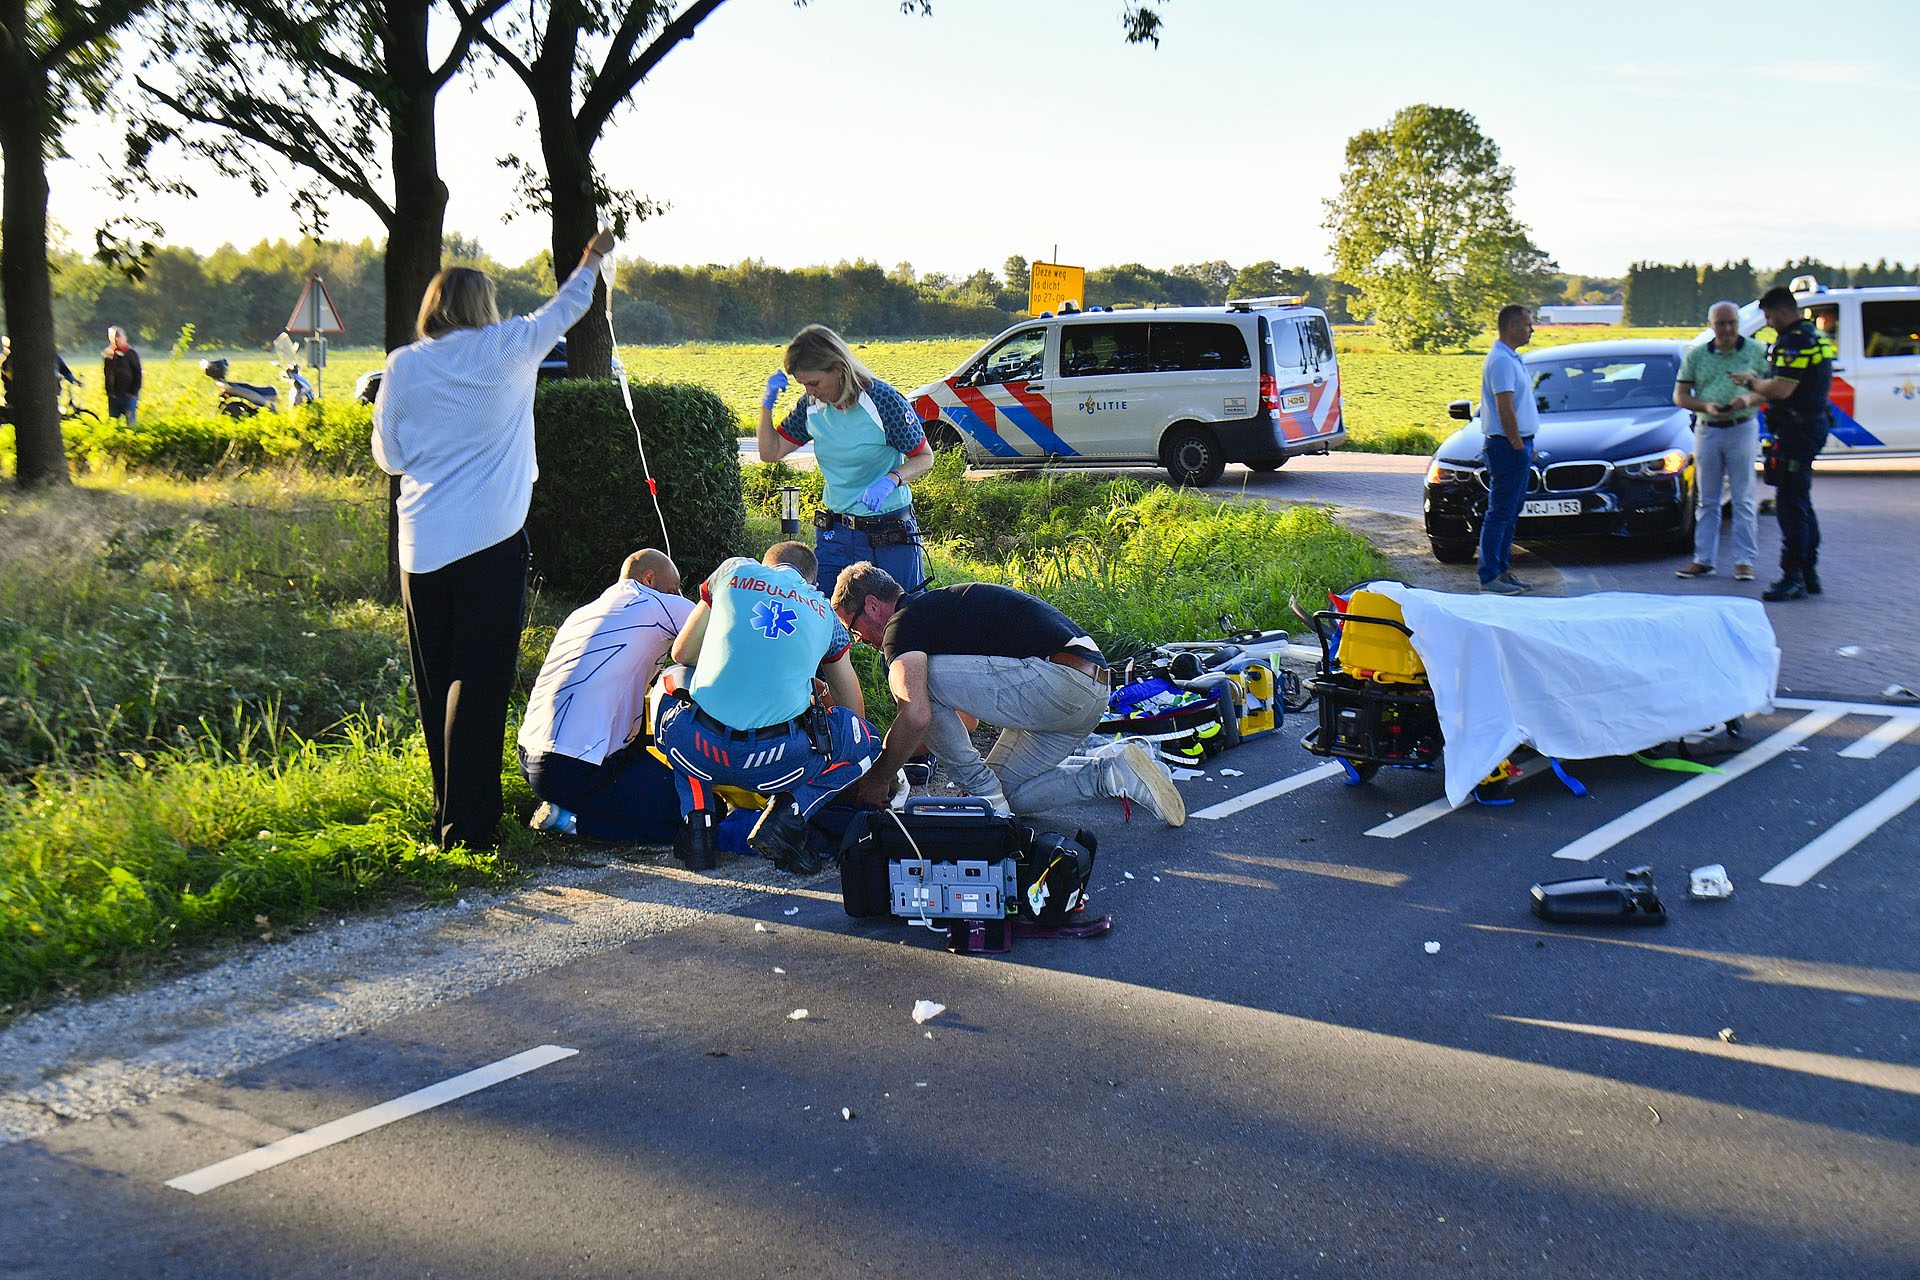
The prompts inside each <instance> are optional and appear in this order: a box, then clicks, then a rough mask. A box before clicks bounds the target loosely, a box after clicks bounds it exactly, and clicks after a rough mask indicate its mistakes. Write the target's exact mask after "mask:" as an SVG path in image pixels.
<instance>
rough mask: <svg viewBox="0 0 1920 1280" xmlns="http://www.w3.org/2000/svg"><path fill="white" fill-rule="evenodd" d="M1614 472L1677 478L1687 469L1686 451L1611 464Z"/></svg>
mask: <svg viewBox="0 0 1920 1280" xmlns="http://www.w3.org/2000/svg"><path fill="white" fill-rule="evenodd" d="M1613 465H1614V467H1615V469H1616V470H1619V471H1624V472H1625V473H1626V474H1628V475H1630V476H1677V475H1679V474H1680V473H1681V472H1682V471H1685V470H1686V469H1687V451H1686V450H1684V449H1669V450H1667V451H1666V452H1665V453H1653V454H1648V455H1647V456H1646V457H1644V458H1628V459H1627V460H1626V461H1624V462H1616V463H1614V464H1613Z"/></svg>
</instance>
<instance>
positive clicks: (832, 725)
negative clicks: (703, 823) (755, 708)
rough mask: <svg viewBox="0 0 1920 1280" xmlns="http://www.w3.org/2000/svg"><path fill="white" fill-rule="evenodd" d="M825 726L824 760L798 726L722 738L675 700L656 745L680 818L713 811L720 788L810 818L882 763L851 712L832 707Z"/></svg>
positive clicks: (872, 736) (874, 740)
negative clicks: (669, 765)
mask: <svg viewBox="0 0 1920 1280" xmlns="http://www.w3.org/2000/svg"><path fill="white" fill-rule="evenodd" d="M828 724H829V746H830V748H831V750H829V751H827V752H825V753H822V752H819V751H816V750H814V746H813V741H812V739H810V738H809V737H808V736H807V733H806V730H805V729H803V728H801V727H799V726H798V725H796V724H791V723H789V724H779V725H774V726H773V727H771V728H767V729H729V730H725V731H722V730H718V729H715V728H714V727H713V725H712V724H711V723H709V722H707V721H706V720H704V719H703V718H702V717H701V716H697V715H695V714H694V705H693V704H692V703H691V702H683V701H681V700H680V699H678V698H672V699H669V700H667V701H666V702H665V703H664V704H663V705H662V706H661V708H660V723H659V724H658V725H657V726H655V728H654V734H653V737H654V741H655V742H658V743H659V744H660V749H661V750H662V751H664V752H666V753H667V759H669V760H671V761H673V782H674V785H675V787H677V788H678V789H679V792H680V812H681V813H682V814H689V813H692V812H694V811H695V810H696V809H710V808H712V807H713V797H712V789H713V787H714V786H715V785H717V784H725V785H726V786H729V787H739V788H740V789H741V790H743V791H757V792H759V793H760V794H761V795H763V796H771V795H778V794H779V793H780V792H783V791H785V792H789V793H791V794H792V796H793V799H794V802H795V803H796V804H798V805H799V806H800V813H801V815H802V816H803V817H812V816H813V811H814V810H815V809H818V808H819V807H820V806H821V805H823V804H825V803H826V802H827V801H828V799H830V798H831V797H832V796H833V795H834V794H835V793H836V792H838V791H839V790H840V789H841V788H843V787H847V786H851V785H852V784H853V783H854V782H856V781H857V780H858V779H859V777H860V775H861V774H863V773H865V772H866V771H867V770H868V769H869V768H871V767H872V765H873V762H874V761H875V760H877V759H878V758H879V756H880V737H879V735H878V734H876V733H875V732H874V731H873V726H872V725H870V724H868V723H867V722H866V721H865V720H862V719H861V718H860V717H859V716H856V715H855V714H853V712H852V710H851V709H849V708H847V707H835V708H834V709H833V710H832V711H831V712H830V713H829V715H828Z"/></svg>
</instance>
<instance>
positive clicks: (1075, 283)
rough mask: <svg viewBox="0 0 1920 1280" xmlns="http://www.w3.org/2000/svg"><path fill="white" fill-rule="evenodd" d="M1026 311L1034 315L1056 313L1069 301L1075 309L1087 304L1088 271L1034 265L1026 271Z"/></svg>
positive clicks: (1048, 264) (1048, 265) (1038, 263)
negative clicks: (1043, 312)
mask: <svg viewBox="0 0 1920 1280" xmlns="http://www.w3.org/2000/svg"><path fill="white" fill-rule="evenodd" d="M1027 270H1028V272H1029V275H1028V277H1027V310H1028V312H1029V313H1031V314H1033V315H1036V316H1037V315H1039V314H1040V313H1041V312H1042V311H1058V310H1060V307H1061V304H1063V303H1068V302H1071V303H1072V304H1073V305H1074V307H1075V308H1080V307H1084V306H1086V304H1087V269H1086V268H1085V267H1063V266H1061V265H1060V264H1059V263H1057V262H1036V263H1033V264H1032V265H1031V266H1029V267H1028V268H1027Z"/></svg>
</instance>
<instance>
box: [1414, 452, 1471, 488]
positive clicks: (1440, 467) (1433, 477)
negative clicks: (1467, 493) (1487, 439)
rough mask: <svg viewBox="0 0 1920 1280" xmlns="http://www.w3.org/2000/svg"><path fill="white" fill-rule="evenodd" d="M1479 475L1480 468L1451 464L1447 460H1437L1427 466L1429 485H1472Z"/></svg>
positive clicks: (1464, 464)
mask: <svg viewBox="0 0 1920 1280" xmlns="http://www.w3.org/2000/svg"><path fill="white" fill-rule="evenodd" d="M1479 473H1480V472H1479V468H1478V467H1475V466H1472V465H1471V464H1468V463H1460V462H1449V461H1447V460H1446V459H1445V458H1435V459H1434V460H1433V461H1432V462H1430V463H1428V464H1427V483H1428V484H1471V483H1472V482H1473V480H1474V478H1475V477H1476V476H1478V475H1479Z"/></svg>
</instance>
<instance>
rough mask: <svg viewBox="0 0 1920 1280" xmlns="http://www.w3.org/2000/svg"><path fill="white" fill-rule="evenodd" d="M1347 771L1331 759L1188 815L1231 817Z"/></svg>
mask: <svg viewBox="0 0 1920 1280" xmlns="http://www.w3.org/2000/svg"><path fill="white" fill-rule="evenodd" d="M1345 772H1346V769H1345V768H1344V767H1343V766H1342V765H1341V763H1340V762H1339V761H1338V760H1329V761H1327V762H1326V763H1325V764H1323V765H1318V766H1316V767H1315V768H1312V769H1308V770H1306V771H1305V772H1304V773H1296V774H1294V775H1292V776H1291V777H1286V778H1282V779H1280V781H1278V782H1269V783H1268V784H1267V785H1266V786H1264V787H1255V788H1254V789H1253V790H1251V791H1248V792H1245V793H1244V794H1242V795H1237V796H1235V797H1234V798H1233V799H1231V800H1222V801H1221V802H1220V803H1219V804H1213V805H1208V806H1207V807H1206V808H1204V809H1199V810H1196V811H1194V812H1193V813H1190V814H1188V815H1187V816H1188V817H1189V818H1225V817H1230V816H1231V815H1233V814H1236V813H1238V812H1240V811H1241V810H1242V809H1251V808H1253V806H1255V805H1257V804H1260V803H1262V802H1264V801H1267V800H1271V799H1273V798H1274V797H1275V796H1283V795H1285V794H1287V792H1289V791H1298V790H1299V789H1300V788H1301V787H1304V786H1309V785H1311V784H1312V783H1315V782H1318V781H1320V780H1321V779H1322V778H1335V777H1338V776H1339V775H1341V774H1342V773H1345Z"/></svg>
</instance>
